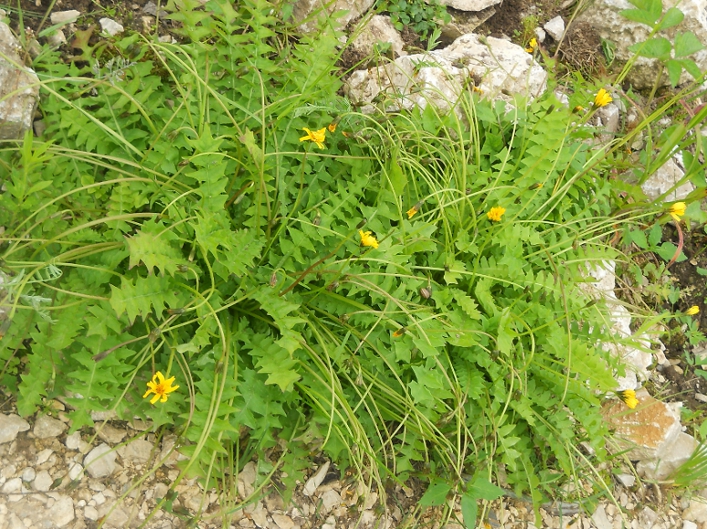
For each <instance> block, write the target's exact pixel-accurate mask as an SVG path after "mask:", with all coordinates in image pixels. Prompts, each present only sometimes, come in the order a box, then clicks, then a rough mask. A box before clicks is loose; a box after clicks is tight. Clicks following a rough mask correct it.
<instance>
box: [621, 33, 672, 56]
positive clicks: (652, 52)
mask: <svg viewBox="0 0 707 529" xmlns="http://www.w3.org/2000/svg"><path fill="white" fill-rule="evenodd" d="M628 49H629V50H630V51H632V52H634V53H637V54H638V55H640V56H641V57H648V58H649V59H662V60H667V59H669V58H670V50H671V45H670V41H669V40H668V39H666V38H665V37H653V38H652V39H648V40H647V41H645V42H637V43H636V44H634V45H632V46H629V48H628Z"/></svg>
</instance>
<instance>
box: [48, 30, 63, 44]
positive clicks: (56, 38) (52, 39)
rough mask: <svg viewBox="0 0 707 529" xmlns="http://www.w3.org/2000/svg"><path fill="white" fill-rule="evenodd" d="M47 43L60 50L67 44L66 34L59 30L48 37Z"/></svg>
mask: <svg viewBox="0 0 707 529" xmlns="http://www.w3.org/2000/svg"><path fill="white" fill-rule="evenodd" d="M47 43H48V44H49V45H50V46H51V47H52V48H58V47H59V46H61V45H62V44H66V35H64V32H63V31H62V30H60V29H59V30H57V31H56V32H55V33H52V34H51V35H49V36H48V37H47Z"/></svg>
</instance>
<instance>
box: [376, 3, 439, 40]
mask: <svg viewBox="0 0 707 529" xmlns="http://www.w3.org/2000/svg"><path fill="white" fill-rule="evenodd" d="M378 8H379V9H381V10H382V11H387V12H388V14H389V15H390V20H391V22H392V23H393V26H395V29H397V30H398V31H402V30H403V28H405V27H406V26H407V27H409V28H410V29H411V30H412V31H414V32H415V33H418V34H419V35H420V36H421V37H422V39H423V40H427V39H429V38H430V36H431V35H433V34H434V33H435V31H437V30H438V26H439V24H440V23H443V24H446V23H448V22H449V21H450V20H451V17H450V15H449V13H448V12H447V9H446V8H445V7H444V6H443V5H441V4H440V3H439V1H438V0H431V1H430V2H425V1H422V0H415V1H413V2H406V1H405V0H386V1H385V2H383V3H382V4H381V5H380V6H378ZM433 40H434V39H433Z"/></svg>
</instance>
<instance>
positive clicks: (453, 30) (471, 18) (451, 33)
mask: <svg viewBox="0 0 707 529" xmlns="http://www.w3.org/2000/svg"><path fill="white" fill-rule="evenodd" d="M495 14H496V9H495V8H494V7H488V8H486V9H484V10H483V11H479V12H472V11H452V12H450V13H449V15H450V21H449V22H447V23H446V24H444V26H442V28H441V30H442V33H441V34H440V41H441V42H442V43H444V44H451V43H452V42H454V41H455V40H456V39H458V38H459V37H461V36H462V35H466V34H468V33H473V32H474V30H476V28H478V27H479V26H480V25H481V24H483V23H484V22H486V21H487V20H488V19H489V18H491V17H492V16H493V15H495Z"/></svg>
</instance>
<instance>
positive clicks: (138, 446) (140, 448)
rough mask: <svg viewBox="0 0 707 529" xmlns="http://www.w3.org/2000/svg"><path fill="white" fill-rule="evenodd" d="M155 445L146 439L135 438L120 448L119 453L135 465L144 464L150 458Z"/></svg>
mask: <svg viewBox="0 0 707 529" xmlns="http://www.w3.org/2000/svg"><path fill="white" fill-rule="evenodd" d="M153 448H154V445H153V444H152V443H150V442H148V441H145V440H144V439H135V440H134V441H131V442H129V443H128V444H127V445H124V446H121V447H119V448H118V455H120V457H122V458H123V459H124V460H125V461H127V462H129V463H131V464H133V465H144V464H145V463H147V461H148V460H149V459H150V454H151V453H152V450H153Z"/></svg>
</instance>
